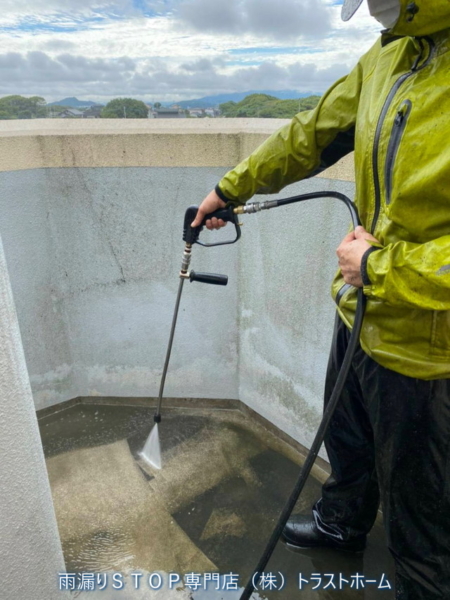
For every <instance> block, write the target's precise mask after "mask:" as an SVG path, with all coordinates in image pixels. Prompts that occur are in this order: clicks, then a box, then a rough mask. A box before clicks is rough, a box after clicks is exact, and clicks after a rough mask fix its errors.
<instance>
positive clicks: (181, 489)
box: [40, 405, 393, 600]
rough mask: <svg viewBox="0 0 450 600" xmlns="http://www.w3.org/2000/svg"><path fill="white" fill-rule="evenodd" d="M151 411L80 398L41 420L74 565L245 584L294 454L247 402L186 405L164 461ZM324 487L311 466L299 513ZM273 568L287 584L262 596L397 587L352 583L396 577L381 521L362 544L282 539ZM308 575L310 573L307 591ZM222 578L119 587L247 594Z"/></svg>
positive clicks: (379, 594) (169, 428)
mask: <svg viewBox="0 0 450 600" xmlns="http://www.w3.org/2000/svg"><path fill="white" fill-rule="evenodd" d="M152 422H153V409H147V408H142V407H126V406H122V407H119V406H100V405H98V406H91V405H77V406H75V407H73V408H71V409H68V410H66V411H63V412H61V413H57V414H55V415H52V416H48V417H46V418H44V419H42V420H41V421H40V427H41V434H42V439H43V444H44V450H45V453H46V457H47V464H48V469H49V475H50V481H51V485H52V492H53V496H54V503H55V509H56V513H57V518H58V525H59V528H60V535H61V538H62V543H63V550H64V555H65V559H66V566H67V569H68V571H71V572H77V573H82V572H95V573H103V572H105V573H106V572H114V571H116V572H120V573H123V574H127V573H128V574H129V573H130V572H132V571H138V572H142V573H148V572H150V573H151V572H154V571H156V570H159V571H161V572H165V573H170V572H175V573H180V575H183V574H186V573H191V572H193V573H198V574H203V573H220V574H221V575H222V577H224V576H225V575H226V574H236V575H238V576H239V585H240V586H243V585H245V583H246V580H247V578H248V577H249V575H250V574H251V573H252V570H253V568H254V567H255V565H256V564H257V562H258V559H259V557H260V554H261V553H262V551H263V549H264V547H265V545H266V543H267V540H268V538H269V536H270V533H271V531H272V529H273V527H274V525H275V523H276V520H277V518H278V515H279V513H280V511H281V509H282V507H283V505H284V502H285V501H286V498H287V497H288V495H289V494H290V492H291V489H292V487H293V485H294V482H295V480H296V478H297V476H298V473H299V464H298V461H299V459H298V457H297V458H295V457H294V460H293V455H292V452H289V453H288V456H286V454H285V453H284V452H283V451H282V450H283V446H282V445H280V444H279V442H278V441H277V440H276V438H275V437H274V436H273V435H272V434H271V433H269V432H267V431H266V430H264V429H263V428H262V427H261V426H260V425H258V424H255V423H254V422H252V421H251V420H250V419H248V418H246V417H245V416H243V415H242V414H241V413H239V412H234V411H216V412H214V411H207V410H204V411H203V410H202V411H195V412H194V411H192V412H187V411H179V412H178V413H172V414H167V415H166V416H165V418H164V419H163V422H162V424H161V426H160V430H159V433H160V440H161V447H162V461H163V467H162V469H161V471H158V470H156V469H152V468H151V467H148V465H142V461H139V452H140V451H141V450H142V448H143V445H144V443H145V440H146V438H147V436H148V434H149V430H150V427H151V425H152ZM295 461H297V462H295ZM319 495H320V484H319V482H318V481H316V480H315V479H314V478H312V477H310V479H309V480H308V483H307V486H306V488H305V490H304V492H303V494H302V497H301V499H300V501H299V503H298V506H297V507H296V512H304V511H309V510H310V508H311V506H312V504H313V503H314V501H315V500H316V499H317V498H318V497H319ZM267 570H268V571H270V572H271V573H273V574H276V575H277V576H279V573H281V574H282V575H283V576H284V578H285V581H286V585H285V587H284V589H283V590H282V591H281V592H278V591H275V590H272V591H271V590H270V587H268V588H266V589H264V590H260V591H259V593H258V595H255V599H256V598H259V599H270V600H272V598H273V599H275V598H279V599H280V600H281V599H282V600H293V599H294V598H295V599H297V598H298V597H299V595H300V594H301V596H302V598H305V599H308V598H311V599H314V600H329V599H333V598H339V599H340V600H357V599H358V600H362V599H365V600H376V599H385V600H391V599H392V598H393V592H392V591H391V592H389V591H384V590H379V589H378V586H377V585H375V584H370V585H369V584H366V586H365V588H364V589H355V588H353V589H352V588H350V583H351V582H353V584H354V585H355V582H354V576H355V575H357V574H359V575H363V576H364V577H365V580H366V581H367V580H368V579H370V580H376V581H377V582H379V581H380V579H381V576H382V574H383V573H384V574H385V575H386V577H387V579H388V580H389V581H390V582H393V564H392V561H391V559H390V556H389V554H388V552H387V550H386V548H385V542H384V534H383V530H382V528H381V526H380V525H379V524H378V523H377V524H376V526H375V527H374V529H373V530H372V532H371V534H370V536H369V543H368V548H367V550H366V552H365V553H364V555H357V556H354V555H348V554H342V553H338V552H333V551H330V550H319V551H317V550H316V551H310V552H309V553H308V551H305V552H303V553H302V554H299V553H292V552H289V551H287V550H286V549H285V547H284V546H283V545H282V544H281V543H280V544H279V545H278V547H277V549H276V551H275V553H274V556H273V557H272V559H271V561H270V563H269V566H268V569H267ZM326 574H328V577H325V575H326ZM330 574H334V579H333V585H335V586H337V588H339V585H340V581H341V580H347V581H348V584H347V585H346V584H345V583H343V584H342V585H343V586H344V587H343V589H333V587H332V586H331V585H328V587H327V589H323V588H324V586H325V585H326V584H327V583H329V582H330V577H329V575H330ZM300 575H301V576H302V578H303V579H305V580H307V581H308V584H302V585H303V588H302V590H301V591H300V590H299V587H300V585H299V576H300ZM319 576H321V579H322V580H321V585H320V586H319V585H318V583H319ZM352 577H353V578H352ZM360 581H361V580H360ZM216 583H217V582H216ZM222 584H223V581H222V580H221V582H220V584H219V587H221V586H222ZM277 585H279V581H277ZM314 586H316V589H313V588H314ZM214 587H215V585H214V581H211V582H210V583H209V589H208V590H204V589H197V590H189V589H188V588H186V587H185V588H184V589H183V586H181V587H180V590H178V591H177V590H176V589H173V590H168V589H167V588H165V589H164V590H159V591H155V592H152V591H151V590H149V588H148V586H147V588H146V594H147V595H142V593H143V592H142V589H141V590H133V589H132V588H131V587H130V586H128V588H127V589H126V590H117V591H114V594H116V595H114V594H113V595H111V598H116V596H117V598H122V599H123V600H127V599H128V598H130V600H131V599H132V600H138V599H140V598H144V597H145V598H153V594H155V598H158V597H159V598H163V599H164V600H169V599H170V598H172V595H174V594H176V595H177V598H178V596H179V597H180V600H181V598H184V597H185V598H186V599H188V598H192V599H194V600H220V599H221V598H223V599H224V600H237V599H238V598H239V596H240V591H239V590H234V591H233V590H230V589H228V590H222V589H219V590H215V589H214ZM319 587H320V588H321V589H319ZM111 592H112V590H111ZM86 593H89V594H90V596H89V597H90V598H93V597H94V598H96V596H93V593H92V592H86ZM139 594H141V595H139ZM103 597H105V596H104V595H103V596H102V598H103ZM108 597H109V595H108ZM83 598H84V596H83Z"/></svg>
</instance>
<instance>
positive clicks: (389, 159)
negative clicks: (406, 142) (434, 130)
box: [384, 100, 412, 204]
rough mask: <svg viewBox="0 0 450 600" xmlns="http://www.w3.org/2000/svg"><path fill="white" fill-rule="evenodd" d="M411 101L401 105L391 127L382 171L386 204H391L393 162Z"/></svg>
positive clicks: (409, 110)
mask: <svg viewBox="0 0 450 600" xmlns="http://www.w3.org/2000/svg"><path fill="white" fill-rule="evenodd" d="M411 107H412V103H411V100H405V101H404V102H402V103H401V105H400V108H399V109H398V111H397V114H396V116H395V119H394V125H393V126H392V132H391V137H390V138H389V144H388V148H387V152H386V163H385V169H384V181H385V186H386V204H390V203H391V193H392V180H393V174H394V162H395V158H396V156H397V151H398V147H399V146H400V142H401V139H402V136H403V132H404V130H405V127H406V123H407V121H408V117H409V113H410V112H411Z"/></svg>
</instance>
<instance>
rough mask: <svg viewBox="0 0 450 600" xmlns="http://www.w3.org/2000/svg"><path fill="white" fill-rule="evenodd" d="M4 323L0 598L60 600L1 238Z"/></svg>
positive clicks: (55, 541)
mask: <svg viewBox="0 0 450 600" xmlns="http://www.w3.org/2000/svg"><path fill="white" fill-rule="evenodd" d="M0 323H1V327H0V348H1V353H0V455H1V457H2V466H1V475H0V480H1V485H0V507H1V508H0V512H1V518H0V564H1V574H2V575H1V584H0V585H1V591H0V596H1V597H2V598H11V599H12V598H17V599H18V600H19V599H20V600H22V599H23V600H25V599H30V600H31V598H32V599H33V600H53V599H55V600H56V599H57V598H60V592H59V591H58V585H57V582H58V571H64V560H63V556H62V551H61V544H60V541H59V536H58V530H57V526H56V520H55V515H54V510H53V502H52V497H51V493H50V486H49V482H48V476H47V470H46V467H45V462H44V455H43V450H42V445H41V439H40V435H39V430H38V425H37V419H36V413H35V409H34V403H33V398H32V395H31V389H30V383H29V380H28V374H27V368H26V365H25V359H24V355H23V349H22V342H21V338H20V333H19V325H18V322H17V317H16V311H15V308H14V303H13V299H12V294H11V288H10V284H9V278H8V273H7V269H6V263H5V258H4V254H3V246H2V243H1V240H0Z"/></svg>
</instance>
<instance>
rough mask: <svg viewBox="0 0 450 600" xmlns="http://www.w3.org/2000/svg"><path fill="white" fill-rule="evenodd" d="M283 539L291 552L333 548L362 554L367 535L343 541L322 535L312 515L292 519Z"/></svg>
mask: <svg viewBox="0 0 450 600" xmlns="http://www.w3.org/2000/svg"><path fill="white" fill-rule="evenodd" d="M282 539H283V541H284V542H285V544H286V546H287V547H288V548H289V549H290V550H301V549H305V548H333V549H334V550H342V551H344V552H362V551H363V550H364V548H365V547H366V536H365V535H361V536H358V537H355V538H352V539H351V540H348V541H343V540H338V539H336V538H333V537H331V536H329V535H326V534H325V533H322V532H321V531H320V530H319V529H318V527H317V525H316V521H315V519H314V517H313V516H312V515H295V516H294V517H291V518H290V519H289V521H288V522H287V524H286V527H285V528H284V530H283V534H282Z"/></svg>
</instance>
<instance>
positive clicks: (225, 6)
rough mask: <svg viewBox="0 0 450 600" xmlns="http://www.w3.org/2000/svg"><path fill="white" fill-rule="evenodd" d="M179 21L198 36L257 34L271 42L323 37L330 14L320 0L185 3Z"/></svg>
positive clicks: (200, 0) (193, 0)
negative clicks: (210, 33)
mask: <svg viewBox="0 0 450 600" xmlns="http://www.w3.org/2000/svg"><path fill="white" fill-rule="evenodd" d="M178 15H179V17H180V19H181V21H182V23H185V24H187V25H190V26H191V27H193V28H194V29H195V30H197V31H201V32H205V31H207V32H228V33H235V34H241V33H249V32H250V33H256V34H257V35H264V36H269V37H270V38H274V39H285V40H286V39H289V40H290V39H292V38H297V39H298V38H300V37H302V36H307V37H311V36H316V37H317V36H323V35H324V34H326V33H328V32H329V31H330V28H331V13H330V9H329V7H327V6H326V5H325V4H324V2H323V1H322V0H283V3H282V4H280V3H276V2H273V0H214V2H211V0H185V1H184V2H181V3H180V5H179V8H178Z"/></svg>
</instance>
